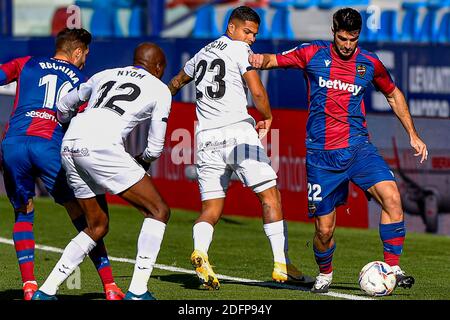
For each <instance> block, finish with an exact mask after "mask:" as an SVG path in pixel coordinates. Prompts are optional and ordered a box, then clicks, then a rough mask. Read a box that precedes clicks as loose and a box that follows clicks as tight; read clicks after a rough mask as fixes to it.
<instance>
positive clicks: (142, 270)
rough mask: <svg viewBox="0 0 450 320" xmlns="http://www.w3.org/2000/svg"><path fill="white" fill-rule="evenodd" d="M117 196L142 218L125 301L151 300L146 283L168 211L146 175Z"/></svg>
mask: <svg viewBox="0 0 450 320" xmlns="http://www.w3.org/2000/svg"><path fill="white" fill-rule="evenodd" d="M142 172H143V170H142ZM118 195H119V196H120V197H122V198H123V199H125V200H126V201H128V202H129V203H130V204H132V205H133V206H134V207H135V208H137V209H138V210H139V211H140V212H142V214H143V215H144V222H143V224H142V227H141V232H140V234H139V238H138V242H137V255H136V263H135V266H134V272H133V278H132V279H131V283H130V287H129V289H128V292H127V294H126V297H125V299H126V300H153V299H154V297H153V296H152V295H151V293H150V292H148V281H149V279H150V275H151V273H152V271H153V266H154V264H155V262H156V259H157V257H158V254H159V251H160V248H161V243H162V240H163V237H164V232H165V229H166V224H167V222H168V220H169V217H170V209H169V207H168V205H167V204H166V202H165V201H164V199H163V198H162V197H161V195H160V194H159V192H158V190H157V189H156V187H155V185H154V184H153V182H152V179H151V178H150V176H148V175H147V174H144V176H143V177H142V179H140V180H139V182H137V183H136V184H134V185H133V186H131V187H130V188H129V189H127V190H125V191H123V192H121V193H119V194H118Z"/></svg>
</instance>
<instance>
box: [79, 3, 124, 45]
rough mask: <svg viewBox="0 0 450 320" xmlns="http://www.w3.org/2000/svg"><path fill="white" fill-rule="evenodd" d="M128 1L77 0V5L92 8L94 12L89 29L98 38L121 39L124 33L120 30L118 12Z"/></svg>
mask: <svg viewBox="0 0 450 320" xmlns="http://www.w3.org/2000/svg"><path fill="white" fill-rule="evenodd" d="M125 2H126V0H119V1H117V0H116V1H113V3H112V1H108V0H92V1H87V0H77V1H75V4H76V5H78V6H79V7H80V8H90V9H92V10H93V13H92V17H91V21H90V23H89V28H90V31H91V33H92V34H93V35H94V36H96V37H121V36H123V32H122V30H121V28H120V23H119V19H118V16H117V13H118V12H117V10H118V7H119V6H122V5H124V4H125Z"/></svg>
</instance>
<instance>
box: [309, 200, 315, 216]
mask: <svg viewBox="0 0 450 320" xmlns="http://www.w3.org/2000/svg"><path fill="white" fill-rule="evenodd" d="M308 210H309V212H310V213H311V214H314V213H316V210H317V208H316V205H315V204H314V203H312V202H310V203H308Z"/></svg>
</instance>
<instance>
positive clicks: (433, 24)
mask: <svg viewBox="0 0 450 320" xmlns="http://www.w3.org/2000/svg"><path fill="white" fill-rule="evenodd" d="M449 4H450V1H447V0H428V4H427V9H428V11H427V13H426V15H425V18H424V19H423V22H422V26H421V28H420V33H419V41H420V42H434V43H435V42H438V36H439V25H438V23H437V13H438V12H439V10H441V9H443V8H445V7H447V6H448V5H449Z"/></svg>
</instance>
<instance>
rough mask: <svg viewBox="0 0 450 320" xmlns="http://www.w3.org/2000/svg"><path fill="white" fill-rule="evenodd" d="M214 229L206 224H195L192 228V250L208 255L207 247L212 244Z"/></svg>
mask: <svg viewBox="0 0 450 320" xmlns="http://www.w3.org/2000/svg"><path fill="white" fill-rule="evenodd" d="M213 233H214V227H213V226H212V225H210V224H209V223H208V222H203V221H202V222H199V223H196V224H195V225H194V227H193V232H192V236H193V238H194V250H199V251H202V252H204V253H206V254H208V250H209V245H210V244H211V242H212V238H213Z"/></svg>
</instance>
